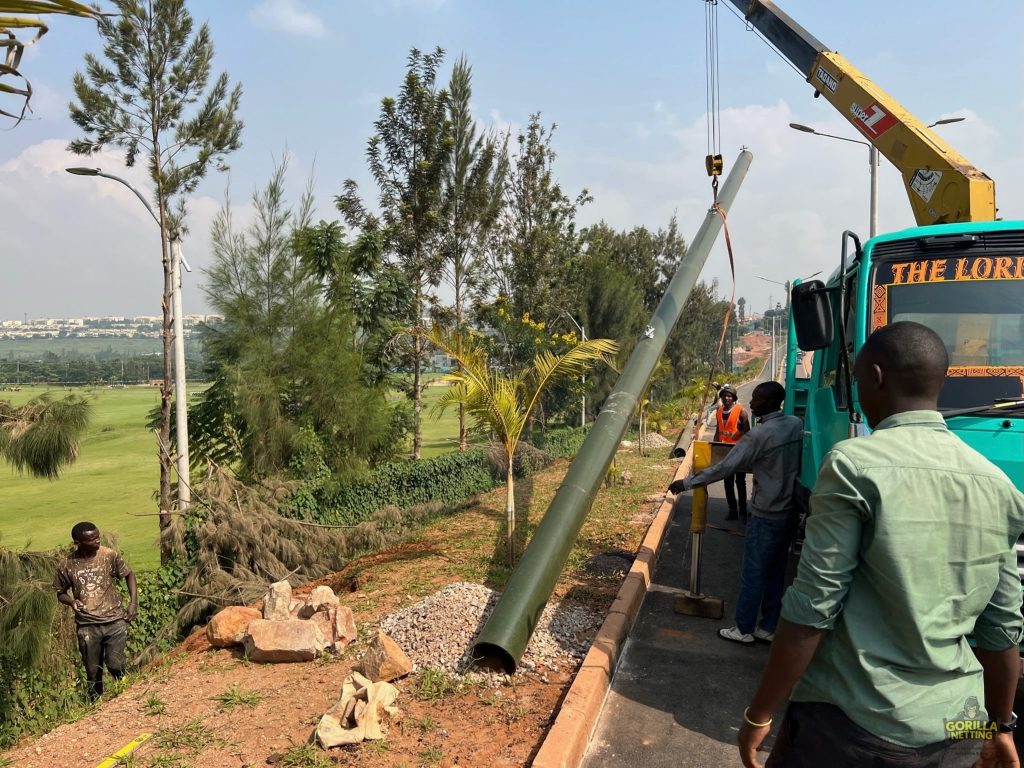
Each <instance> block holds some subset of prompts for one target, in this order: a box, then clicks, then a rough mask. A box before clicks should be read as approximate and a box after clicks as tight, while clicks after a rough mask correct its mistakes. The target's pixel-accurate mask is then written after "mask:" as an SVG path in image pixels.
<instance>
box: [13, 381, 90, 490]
mask: <svg viewBox="0 0 1024 768" xmlns="http://www.w3.org/2000/svg"><path fill="white" fill-rule="evenodd" d="M89 411H90V406H89V402H88V401H87V400H85V399H83V398H81V397H74V396H71V397H67V398H64V399H63V400H52V399H51V398H50V397H49V396H47V395H42V396H40V397H37V398H35V399H34V400H30V401H29V402H27V403H26V404H25V405H22V406H17V407H16V406H13V405H11V404H10V403H9V402H8V401H6V400H0V458H2V459H6V460H7V461H8V462H10V463H11V465H12V466H13V467H14V468H15V469H16V470H18V471H19V472H28V473H29V474H30V475H32V476H33V477H46V478H50V479H51V480H52V479H56V477H57V476H58V475H59V474H60V471H61V470H62V469H63V468H64V467H66V466H68V465H69V464H72V463H73V462H74V461H75V459H77V458H78V447H79V441H80V439H81V437H82V434H83V433H84V432H85V429H86V427H87V426H88V425H89V415H90V414H89Z"/></svg>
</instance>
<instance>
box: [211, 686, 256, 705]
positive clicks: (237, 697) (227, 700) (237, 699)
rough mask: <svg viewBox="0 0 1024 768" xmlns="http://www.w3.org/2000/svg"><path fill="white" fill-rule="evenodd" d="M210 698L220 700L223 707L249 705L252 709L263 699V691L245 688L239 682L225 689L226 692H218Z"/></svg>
mask: <svg viewBox="0 0 1024 768" xmlns="http://www.w3.org/2000/svg"><path fill="white" fill-rule="evenodd" d="M210 698H211V699H213V700H214V701H219V702H220V706H221V709H234V708H235V707H248V708H249V709H252V708H254V707H255V706H256V705H257V704H259V703H260V702H261V701H263V695H262V694H261V693H259V692H258V691H247V690H243V689H242V688H240V687H239V686H238V684H237V683H235V684H234V685H232V686H231V687H230V688H228V689H227V690H226V691H224V693H218V694H217V695H216V696H211V697H210Z"/></svg>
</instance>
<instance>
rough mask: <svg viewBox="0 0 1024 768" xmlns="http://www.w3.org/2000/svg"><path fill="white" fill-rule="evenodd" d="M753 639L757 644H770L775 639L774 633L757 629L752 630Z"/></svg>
mask: <svg viewBox="0 0 1024 768" xmlns="http://www.w3.org/2000/svg"><path fill="white" fill-rule="evenodd" d="M754 639H755V640H757V641H758V642H759V643H770V642H771V641H772V640H774V639H775V633H774V632H769V631H768V630H766V629H761V628H760V627H758V628H757V629H755V630H754Z"/></svg>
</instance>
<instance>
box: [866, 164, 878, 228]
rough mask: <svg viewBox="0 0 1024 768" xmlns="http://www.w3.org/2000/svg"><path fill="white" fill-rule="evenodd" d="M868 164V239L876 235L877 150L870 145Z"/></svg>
mask: <svg viewBox="0 0 1024 768" xmlns="http://www.w3.org/2000/svg"><path fill="white" fill-rule="evenodd" d="M868 162H869V163H870V164H871V218H870V219H869V221H868V231H869V233H870V237H874V236H875V235H877V234H878V150H877V149H875V145H874V144H872V145H870V146H869V147H868Z"/></svg>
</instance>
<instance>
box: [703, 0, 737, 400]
mask: <svg viewBox="0 0 1024 768" xmlns="http://www.w3.org/2000/svg"><path fill="white" fill-rule="evenodd" d="M704 34H705V41H704V62H705V70H706V72H705V75H706V77H705V97H706V100H707V134H708V155H707V157H706V158H705V161H704V164H705V167H706V170H707V172H708V176H710V177H711V195H712V203H711V210H712V211H714V212H715V213H716V214H718V216H719V217H720V218H721V219H722V231H723V233H724V234H725V249H726V251H727V253H728V254H729V273H730V276H731V278H732V291H731V294H730V296H729V304H728V306H727V307H726V310H725V317H724V318H723V320H722V331H721V333H720V334H719V336H718V349H717V350H716V352H715V357H714V359H713V361H712V363H711V365H710V367H709V369H708V380H707V384H706V385H705V387H704V393H703V395H702V396H701V404H700V410H699V411H698V419H699V418H701V417H702V416H703V414H704V409H705V408H706V407H707V399H708V394H709V393H710V392H711V390H712V389H714V380H715V367H716V365H717V363H718V362H719V361H720V360H721V357H722V348H723V347H724V345H725V337H726V335H727V334H728V332H729V323H730V321H731V320H732V308H733V305H734V304H735V303H736V261H735V258H734V256H733V251H732V238H731V237H730V236H729V220H728V218H727V217H726V215H725V209H724V208H722V206H721V205H720V204H719V202H718V177H719V176H720V175H721V174H722V167H723V162H722V153H721V145H722V120H721V115H720V110H719V104H720V99H719V95H720V92H721V89H720V85H719V78H718V0H704ZM717 396H718V393H717V392H716V393H715V397H716V398H717Z"/></svg>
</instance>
